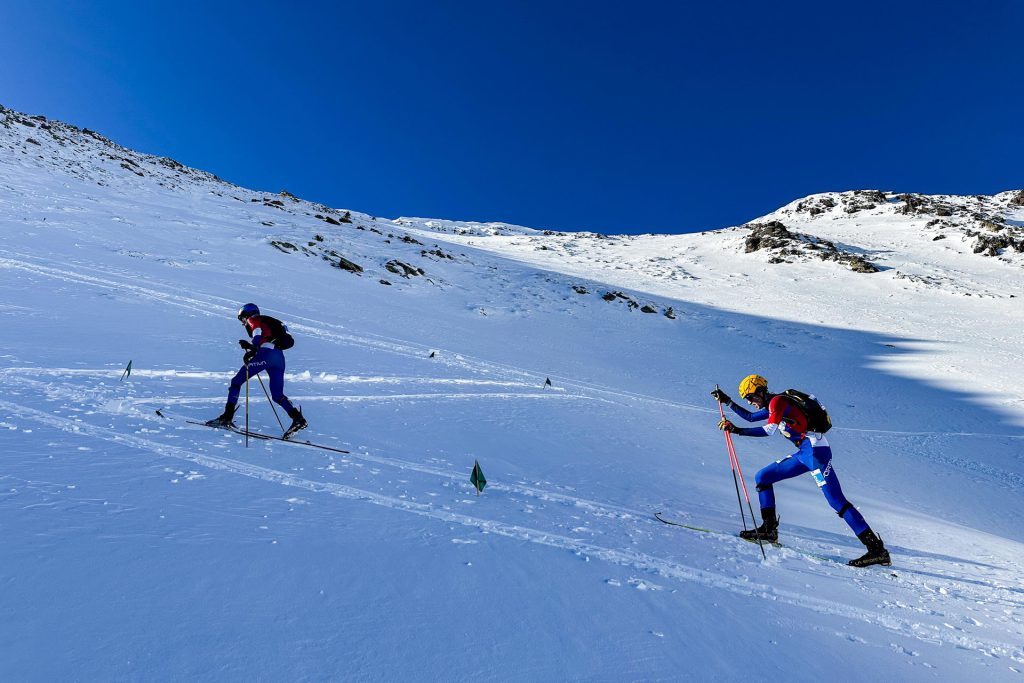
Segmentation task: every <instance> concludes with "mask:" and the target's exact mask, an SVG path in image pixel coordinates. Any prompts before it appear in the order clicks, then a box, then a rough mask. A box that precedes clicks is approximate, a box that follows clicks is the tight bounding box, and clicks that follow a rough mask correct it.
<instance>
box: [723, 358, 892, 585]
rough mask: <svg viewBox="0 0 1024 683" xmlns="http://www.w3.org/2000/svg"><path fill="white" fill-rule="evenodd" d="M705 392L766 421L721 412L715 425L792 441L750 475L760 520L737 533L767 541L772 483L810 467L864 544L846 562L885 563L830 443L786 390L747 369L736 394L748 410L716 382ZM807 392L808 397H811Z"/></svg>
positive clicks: (772, 527)
mask: <svg viewBox="0 0 1024 683" xmlns="http://www.w3.org/2000/svg"><path fill="white" fill-rule="evenodd" d="M711 395H712V396H714V397H715V399H716V400H718V401H719V402H720V403H722V404H724V405H728V406H729V407H730V408H732V411H733V412H734V413H736V414H737V415H739V416H740V417H742V418H743V419H744V420H746V421H747V422H759V421H761V420H767V421H768V423H767V424H765V425H764V426H762V427H737V426H736V425H734V424H733V423H732V422H730V421H729V420H728V419H725V418H723V419H722V421H721V422H719V423H718V428H719V429H721V430H723V431H727V432H731V433H733V434H736V435H739V436H755V437H758V436H771V435H772V434H774V433H775V432H776V431H778V432H779V433H780V434H782V435H783V436H785V437H786V438H787V439H789V440H790V441H791V442H792V443H793V444H794V445H795V446H796V447H797V451H796V453H793V454H792V455H788V456H786V457H785V458H783V459H782V460H777V461H776V462H774V463H772V464H771V465H768V466H767V467H765V468H764V469H762V470H761V471H760V472H758V473H757V476H756V477H755V479H754V480H755V482H756V483H757V495H758V499H759V502H760V504H761V519H763V520H764V522H763V523H762V524H761V526H760V527H758V528H756V529H751V530H744V531H741V532H740V536H741V537H743V538H745V539H747V540H757V539H758V538H760V539H762V540H766V541H770V542H773V543H774V542H776V541H778V539H779V520H778V517H777V515H776V513H775V489H774V488H773V485H774V484H776V483H777V482H780V481H783V480H784V479H791V478H792V477H796V476H799V475H801V474H806V473H808V472H810V473H811V475H812V476H813V477H814V481H815V483H817V485H818V487H819V488H820V489H821V492H822V493H823V494H824V495H825V500H827V501H828V504H829V505H831V506H832V509H833V510H835V511H836V514H837V515H839V516H840V517H841V518H842V519H843V521H845V522H846V524H847V525H848V526H849V527H850V529H852V530H853V533H854V534H856V535H857V538H859V539H860V541H861V542H862V543H863V544H864V546H865V547H866V548H867V549H868V552H867V553H866V554H864V555H863V556H862V557H859V558H857V559H855V560H850V562H849V564H850V565H852V566H854V567H867V566H869V565H872V564H882V565H889V564H891V560H890V558H889V551H888V550H886V549H885V545H884V544H883V543H882V539H880V538H879V537H878V536H877V535H876V534H875V532H874V531H872V530H871V527H869V526H868V523H867V522H866V521H864V517H863V515H861V514H860V511H859V510H857V508H855V507H854V506H853V504H852V503H851V502H850V501H849V500H847V499H846V496H845V495H844V494H843V489H842V486H840V484H839V477H838V476H837V475H836V472H835V470H834V469H833V468H832V449H831V447H830V446H829V444H828V440H827V439H826V438H825V434H824V433H821V432H815V431H813V430H812V429H811V427H810V422H809V419H808V415H807V413H806V407H801V406H800V404H799V403H798V402H797V400H795V398H794V397H793V396H791V395H787V394H770V393H768V381H767V380H765V378H763V377H761V376H760V375H749V376H747V377H746V378H744V379H743V381H742V382H740V395H741V396H742V397H743V399H744V400H746V401H747V402H748V403H750V404H751V405H752V406H754V407H755V408H757V410H756V411H754V412H751V411H749V410H747V409H746V408H744V407H742V406H740V405H738V404H737V403H735V402H733V400H732V399H731V398H729V396H727V395H726V394H725V392H723V391H722V390H721V389H717V388H716V389H715V390H714V391H712V392H711ZM810 398H811V399H812V400H813V397H810ZM828 426H829V425H828V424H826V425H825V426H824V427H823V429H826V430H827V428H828ZM819 428H822V427H819Z"/></svg>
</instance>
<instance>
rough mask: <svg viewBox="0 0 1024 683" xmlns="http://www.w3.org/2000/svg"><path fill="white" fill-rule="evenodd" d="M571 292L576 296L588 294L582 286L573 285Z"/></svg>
mask: <svg viewBox="0 0 1024 683" xmlns="http://www.w3.org/2000/svg"><path fill="white" fill-rule="evenodd" d="M572 291H574V292H576V293H577V294H590V292H589V291H588V290H587V288H586V287H584V286H583V285H573V286H572Z"/></svg>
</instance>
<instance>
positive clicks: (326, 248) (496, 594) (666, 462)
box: [0, 109, 1024, 681]
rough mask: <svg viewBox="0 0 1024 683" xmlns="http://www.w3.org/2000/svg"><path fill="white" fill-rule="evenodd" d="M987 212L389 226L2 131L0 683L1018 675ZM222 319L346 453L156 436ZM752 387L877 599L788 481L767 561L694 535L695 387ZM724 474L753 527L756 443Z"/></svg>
mask: <svg viewBox="0 0 1024 683" xmlns="http://www.w3.org/2000/svg"><path fill="white" fill-rule="evenodd" d="M30 139H31V141H30ZM1019 197H1020V193H1019V192H1008V193H1000V194H998V195H995V196H994V197H927V196H923V195H901V194H896V193H891V192H876V191H855V192H843V193H825V194H821V195H812V196H811V197H807V198H805V199H803V200H799V201H797V202H793V203H791V204H789V205H787V206H785V207H782V208H780V209H779V210H777V211H775V212H773V213H772V214H769V215H767V216H764V217H762V218H758V219H756V220H754V221H752V222H751V223H748V224H746V225H744V226H737V227H734V228H729V229H724V230H715V231H709V232H706V233H703V234H693V235H639V236H625V235H619V236H604V235H597V234H594V233H566V232H558V231H545V230H532V229H529V228H523V227H519V226H512V225H507V224H503V223H472V222H462V221H449V220H439V219H417V218H399V219H396V220H393V221H392V220H386V219H383V218H380V217H373V216H369V215H366V214H363V213H359V212H356V211H351V210H345V209H335V208H331V207H326V206H323V205H322V204H317V203H311V202H306V201H304V200H301V199H299V198H297V197H295V196H293V195H291V194H289V193H286V192H280V193H268V192H260V191H254V190H248V189H245V188H241V187H237V186H234V185H231V184H230V183H226V182H224V181H222V180H219V179H218V178H217V177H216V176H214V175H212V174H209V173H205V172H203V171H197V170H194V169H189V168H187V167H185V166H183V165H181V164H178V163H177V162H173V161H171V160H167V159H162V158H160V157H155V156H150V155H145V154H140V153H137V152H133V151H131V150H128V149H125V148H123V147H120V146H118V145H116V144H115V143H113V142H111V141H109V140H107V139H106V138H104V137H102V136H101V135H99V134H98V133H93V132H91V131H88V132H87V131H84V130H80V129H77V128H75V127H73V126H69V125H67V124H61V123H59V122H55V121H50V120H46V119H44V118H42V117H27V116H25V115H23V114H19V113H16V112H13V111H11V110H8V109H2V110H0V322H2V324H3V326H4V329H5V330H6V331H7V332H8V344H7V345H6V346H5V348H4V350H3V351H0V382H2V384H3V387H4V396H3V397H2V398H0V447H2V448H3V451H4V453H5V456H4V458H3V465H2V466H0V483H2V486H0V533H3V534H4V537H5V545H4V547H5V557H4V559H5V561H4V563H3V566H2V567H0V584H2V585H4V586H5V590H4V591H3V592H2V593H0V610H3V613H4V614H5V615H6V616H7V617H8V618H7V619H5V620H3V622H2V623H0V643H3V645H0V654H2V655H3V656H0V678H2V679H4V680H55V679H79V680H114V679H116V680H168V679H175V680H185V679H188V680H217V681H222V680H259V679H265V680H326V679H329V680H338V679H351V680H453V679H455V680H470V679H472V680H474V681H481V680H531V681H532V680H616V681H618V680H645V681H647V680H680V679H684V680H715V681H721V680H727V681H731V680H747V679H748V678H749V676H750V675H751V672H757V674H758V675H760V676H763V677H765V678H768V679H769V680H782V679H785V680H819V679H821V678H824V677H826V676H830V677H834V676H835V675H836V671H844V672H848V673H849V678H850V679H851V680H862V679H863V680H869V679H870V680H906V681H931V680H957V681H959V680H963V681H967V680H975V679H978V678H980V677H984V678H985V680H998V681H1002V680H1007V681H1016V680H1020V677H1021V675H1022V672H1024V649H1022V647H1021V643H1022V642H1024V597H1022V596H1024V582H1022V579H1021V576H1022V570H1024V564H1022V563H1021V559H1020V558H1021V557H1022V556H1024V535H1022V533H1021V530H1020V524H1019V501H1020V495H1021V492H1022V490H1024V458H1022V454H1021V443H1022V438H1024V435H1021V433H1020V429H1019V426H1020V425H1021V424H1024V389H1022V387H1024V375H1022V374H1021V373H1022V372H1024V371H1022V370H1021V368H1020V363H1019V358H1020V357H1021V354H1022V352H1024V340H1022V336H1024V335H1022V334H1021V332H1020V330H1021V323H1022V322H1024V321H1022V320H1021V300H1022V296H1021V293H1020V292H1019V291H1018V289H1019V287H1020V284H1019V283H1020V268H1021V254H1020V253H1019V251H1018V250H1017V247H1016V246H1015V244H1016V242H1015V241H1014V240H1016V239H1018V236H1019V229H1020V227H1021V221H1022V219H1024V214H1022V208H1021V207H1020V206H1019ZM869 204H872V205H873V206H868V205H869ZM947 212H948V214H949V215H945V214H946V213H947ZM937 220H938V221H943V222H941V223H933V221H937ZM986 223H988V224H991V227H986V226H985V224H986ZM972 232H977V234H971V233H972ZM940 234H941V235H944V236H945V237H944V238H943V239H935V238H936V237H938V236H939V235H940ZM982 237H986V238H988V237H994V238H995V239H996V240H997V242H989V241H986V240H981V238H982ZM1003 238H1005V240H1006V245H1005V246H998V244H1002V241H1001V240H1002V239H1003ZM979 240H981V242H982V243H983V248H982V249H981V250H980V251H975V250H976V248H977V246H978V244H979V242H978V241H979ZM997 243H998V244H997ZM865 263H866V264H870V265H871V267H872V268H874V270H872V269H871V268H867V267H866V266H864V265H858V264H865ZM855 267H856V268H858V269H859V270H860V271H863V272H858V270H854V268H855ZM246 301H255V302H257V303H258V304H259V305H260V307H261V308H262V310H264V311H266V312H270V313H271V314H273V315H275V316H277V317H280V318H281V319H282V320H284V321H285V322H287V323H288V324H289V326H290V328H291V330H292V331H293V333H294V336H295V337H296V346H295V347H294V348H293V349H290V350H289V351H288V352H287V354H286V355H287V362H288V371H287V374H286V381H285V391H286V393H287V394H288V395H289V396H290V397H291V398H292V400H293V401H295V402H296V403H298V404H299V405H301V406H302V407H303V409H304V414H305V415H306V416H307V417H308V418H309V420H310V427H309V429H308V430H306V432H303V434H304V435H308V436H307V438H309V439H310V440H311V441H314V442H316V443H320V444H323V445H329V446H332V447H334V448H339V449H342V450H345V451H349V453H339V452H337V451H323V450H318V449H314V448H310V447H306V446H302V445H300V444H286V443H281V442H275V441H255V440H254V441H251V442H250V443H249V444H248V446H247V445H246V444H245V443H244V440H243V439H242V438H241V437H240V436H238V435H236V434H232V433H228V432H216V431H212V430H209V429H207V428H205V427H202V426H197V425H193V424H189V423H188V422H187V421H186V420H194V421H201V420H203V419H208V418H210V417H213V416H214V415H216V414H218V413H219V412H220V411H221V409H222V406H223V402H224V396H225V393H226V385H227V382H228V380H229V378H230V377H231V376H232V375H233V374H234V373H235V371H236V370H237V368H238V365H239V355H240V354H239V349H238V346H237V342H236V340H237V339H238V337H239V336H240V335H243V336H244V332H242V331H241V329H240V328H239V326H238V323H237V321H236V320H235V319H234V315H235V311H237V309H238V307H239V305H240V304H241V303H243V302H246ZM128 361H131V362H132V365H131V373H128V372H127V368H126V364H127V363H128ZM755 371H756V372H760V373H761V374H764V375H765V376H766V377H768V378H769V381H770V382H771V386H772V387H775V388H777V389H782V388H784V387H787V386H794V387H797V388H802V389H806V390H810V391H813V392H815V393H816V394H817V395H818V396H820V397H821V398H822V400H823V401H824V402H825V403H826V405H827V406H828V408H829V412H830V414H831V415H832V417H833V422H834V424H835V427H834V429H833V430H832V431H831V432H830V433H829V435H828V436H829V440H830V442H831V443H832V447H833V449H834V452H835V459H834V461H833V462H834V464H835V471H836V472H837V473H839V476H841V477H842V482H843V489H844V491H845V492H846V494H847V495H848V496H849V498H850V499H851V501H852V502H854V503H855V504H856V505H857V507H858V508H859V509H860V510H861V511H862V512H863V514H864V516H865V518H866V519H867V520H868V522H869V523H870V524H871V526H872V528H873V529H875V530H876V531H877V532H878V533H879V535H880V536H881V537H882V538H883V539H884V540H885V542H886V545H887V547H888V548H889V549H890V551H891V552H892V554H893V567H892V568H891V569H889V568H880V567H875V568H871V569H868V570H855V569H851V568H849V567H847V566H846V564H845V562H846V560H848V559H849V558H851V557H855V556H857V555H859V554H860V553H862V552H863V546H861V545H860V543H859V541H858V540H857V539H856V537H854V536H853V535H852V534H851V533H850V529H849V528H848V527H847V526H846V525H845V524H844V523H843V521H842V520H840V519H839V518H838V517H837V516H836V515H835V514H834V513H833V511H832V510H831V509H830V508H829V506H828V505H827V504H826V503H825V501H824V500H823V499H822V496H821V493H820V492H819V491H818V489H817V487H816V486H815V485H814V483H813V481H812V480H811V479H810V478H809V477H803V476H801V477H799V478H796V479H793V480H789V481H785V482H781V483H780V484H778V485H777V486H776V494H777V497H778V505H779V511H780V515H781V519H782V526H781V528H780V533H781V536H780V540H781V541H782V547H779V548H775V547H770V548H766V555H767V559H762V555H761V553H760V550H759V549H758V548H757V547H756V546H752V545H750V544H747V543H745V542H743V541H740V540H739V539H736V538H735V537H734V536H733V535H732V534H733V533H735V532H736V531H737V530H738V529H740V528H743V526H744V525H745V524H749V523H750V520H749V519H746V520H743V519H741V518H740V515H739V510H738V509H737V495H738V493H737V492H736V491H735V490H734V485H733V483H732V476H731V473H730V468H729V463H728V461H727V458H726V455H725V450H724V444H723V440H722V435H721V433H720V432H719V431H718V430H717V429H716V428H715V425H716V423H717V421H718V419H719V415H718V408H717V406H716V404H715V403H714V401H712V400H711V399H710V397H709V391H710V390H711V388H712V387H713V386H714V385H715V384H719V383H720V384H721V386H722V387H723V388H724V389H725V390H726V391H727V392H729V393H731V394H733V395H734V396H735V386H736V383H737V382H738V381H739V379H740V378H742V377H743V376H744V375H745V374H747V373H749V372H755ZM548 380H550V383H549V381H548ZM248 400H249V405H250V411H249V420H250V424H251V425H252V426H253V427H254V428H255V429H257V430H259V431H264V432H270V433H272V432H275V431H276V432H277V433H280V430H279V429H278V423H277V421H276V418H275V415H274V413H273V412H272V411H271V409H270V407H269V406H268V401H267V399H266V398H265V397H264V395H263V389H262V388H261V385H260V384H259V383H258V382H256V381H252V382H250V386H249V395H248ZM157 409H159V410H160V414H159V415H158V414H157V413H156V411H157ZM736 419H738V418H736ZM737 450H738V455H739V458H740V460H741V462H742V466H743V472H744V475H745V481H746V483H747V485H748V487H749V489H750V493H751V495H752V496H754V501H753V507H754V509H755V510H756V508H757V500H756V492H755V491H754V485H753V476H754V473H755V472H756V471H757V470H758V469H759V468H760V467H762V466H764V465H766V464H768V463H770V462H772V461H774V460H777V459H779V458H784V457H785V456H786V455H787V454H788V453H789V452H790V450H791V449H790V448H789V444H788V443H787V442H784V441H783V440H781V439H774V438H773V439H740V438H737ZM474 462H479V463H480V464H481V465H482V467H483V471H484V472H485V473H486V476H487V479H488V482H489V484H488V487H487V488H486V490H485V491H484V492H483V494H482V495H480V496H477V495H476V491H475V490H474V489H473V487H472V486H471V485H470V484H469V481H468V480H469V473H470V471H471V469H472V467H473V464H474ZM655 511H662V512H664V513H665V514H666V515H667V517H668V518H671V519H676V520H679V521H683V522H684V523H687V524H689V525H691V526H693V527H697V528H698V529H706V530H709V531H708V532H705V531H700V530H695V529H681V528H679V527H669V526H666V525H664V524H662V523H661V522H659V521H657V520H656V519H655V518H654V517H653V512H655ZM481 653H483V654H485V655H486V656H481ZM809 653H812V656H809Z"/></svg>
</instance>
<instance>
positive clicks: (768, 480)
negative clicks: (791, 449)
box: [754, 452, 810, 508]
mask: <svg viewBox="0 0 1024 683" xmlns="http://www.w3.org/2000/svg"><path fill="white" fill-rule="evenodd" d="M797 455H799V452H797V453H794V454H793V455H787V456H786V457H785V458H783V459H782V460H777V461H776V462H773V463H772V464H771V465H768V466H767V467H765V468H764V469H762V470H761V471H760V472H758V473H757V475H756V476H755V477H754V482H755V483H756V484H757V497H758V501H759V502H760V504H761V507H762V508H774V507H775V490H774V489H773V488H772V485H773V484H775V483H777V482H780V481H782V480H784V479H792V478H793V477H798V476H800V475H801V474H804V473H805V472H809V471H810V470H808V469H807V465H805V464H803V463H802V462H800V460H799V458H797V457H796V456H797Z"/></svg>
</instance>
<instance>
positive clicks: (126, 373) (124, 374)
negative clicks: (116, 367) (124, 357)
mask: <svg viewBox="0 0 1024 683" xmlns="http://www.w3.org/2000/svg"><path fill="white" fill-rule="evenodd" d="M131 376H132V362H131V361H128V367H126V368H125V369H124V372H122V373H121V380H123V379H124V378H125V377H131ZM121 380H118V381H119V382H120V381H121Z"/></svg>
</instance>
